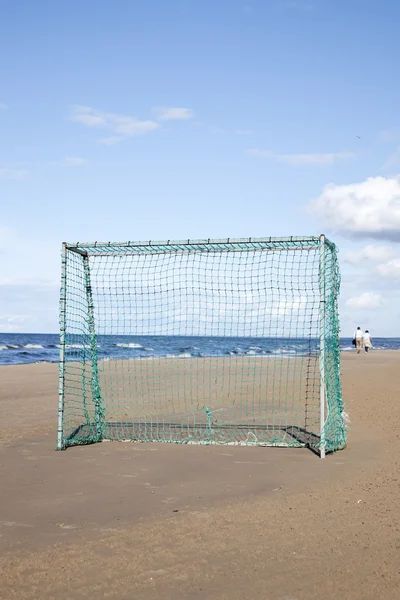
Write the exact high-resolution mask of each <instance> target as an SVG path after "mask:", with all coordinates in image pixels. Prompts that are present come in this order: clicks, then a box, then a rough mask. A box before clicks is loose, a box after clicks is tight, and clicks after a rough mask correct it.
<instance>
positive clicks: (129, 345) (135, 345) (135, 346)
mask: <svg viewBox="0 0 400 600" xmlns="http://www.w3.org/2000/svg"><path fill="white" fill-rule="evenodd" d="M115 345H116V346H117V347H118V348H143V346H142V345H141V344H135V343H134V342H130V343H129V344H123V343H121V344H115ZM149 349H150V348H149Z"/></svg>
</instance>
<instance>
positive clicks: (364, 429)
mask: <svg viewBox="0 0 400 600" xmlns="http://www.w3.org/2000/svg"><path fill="white" fill-rule="evenodd" d="M399 370H400V353H399V352H390V351H387V352H373V353H370V354H369V355H364V354H362V355H359V356H357V355H356V354H353V353H343V354H342V372H343V391H344V398H345V403H346V409H347V411H348V413H349V415H350V418H351V425H350V432H349V443H348V447H347V448H346V449H345V450H343V451H340V452H337V453H335V454H333V455H330V456H328V457H327V458H326V459H325V460H321V459H319V458H318V457H317V456H315V454H313V453H312V452H310V451H309V450H307V449H303V448H290V449H280V448H259V447H234V446H229V447H223V446H187V445H173V444H171V445H170V444H147V443H146V444H132V443H118V442H107V443H102V444H96V445H90V446H82V447H75V448H70V449H68V450H67V451H65V452H56V451H55V444H56V415H57V366H56V365H52V364H37V365H24V366H3V367H0V414H1V423H0V478H1V479H0V480H1V490H0V556H1V558H0V598H1V599H2V600H8V599H24V598H26V599H28V598H29V599H33V598H40V599H43V600H50V599H53V598H57V599H61V600H63V599H70V598H78V599H79V598H116V599H119V600H125V599H126V600H128V599H131V598H132V599H133V598H134V599H135V600H136V599H140V600H141V599H143V600H155V599H163V600H164V599H165V600H168V599H171V600H172V599H174V600H180V599H182V600H184V599H185V600H186V599H189V598H190V599H193V600H197V599H199V600H200V599H201V600H232V599H234V600H235V599H239V598H243V597H246V598H259V599H260V600H261V599H262V600H317V599H318V600H320V599H321V598H324V600H336V599H338V598H340V599H341V600H376V599H384V600H392V599H396V598H399V597H400V567H399V564H400V512H399V509H398V498H399V494H400V474H399V473H400V458H399V456H400V403H399V400H400V376H399Z"/></svg>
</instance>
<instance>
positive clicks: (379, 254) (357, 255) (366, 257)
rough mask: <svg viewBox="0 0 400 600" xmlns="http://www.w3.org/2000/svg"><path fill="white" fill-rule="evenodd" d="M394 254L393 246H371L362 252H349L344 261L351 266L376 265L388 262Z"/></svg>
mask: <svg viewBox="0 0 400 600" xmlns="http://www.w3.org/2000/svg"><path fill="white" fill-rule="evenodd" d="M393 254H394V252H393V248H392V247H391V246H375V245H373V244H370V245H368V246H365V248H362V249H361V250H354V251H353V252H348V253H347V254H346V255H345V257H344V260H345V261H346V262H348V263H350V264H351V265H358V264H360V263H370V262H372V263H374V262H380V261H382V260H387V259H389V258H391V257H392V256H393Z"/></svg>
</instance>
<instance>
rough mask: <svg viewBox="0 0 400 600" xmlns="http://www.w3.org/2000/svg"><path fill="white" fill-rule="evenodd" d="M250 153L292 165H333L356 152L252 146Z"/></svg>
mask: <svg viewBox="0 0 400 600" xmlns="http://www.w3.org/2000/svg"><path fill="white" fill-rule="evenodd" d="M248 153H249V154H252V155H253V156H259V157H261V158H267V159H270V160H275V161H276V162H279V163H283V164H286V165H291V166H292V167H311V166H317V167H325V166H327V165H333V164H334V163H335V162H337V161H339V160H346V159H353V158H355V156H356V155H355V154H353V153H352V152H328V153H321V154H279V153H276V152H271V151H270V150H262V149H260V148H250V149H249V150H248Z"/></svg>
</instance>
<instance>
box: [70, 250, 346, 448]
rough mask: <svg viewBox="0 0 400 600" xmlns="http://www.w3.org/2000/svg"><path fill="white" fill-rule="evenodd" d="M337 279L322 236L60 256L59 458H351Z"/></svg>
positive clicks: (332, 257) (334, 260) (332, 253)
mask: <svg viewBox="0 0 400 600" xmlns="http://www.w3.org/2000/svg"><path fill="white" fill-rule="evenodd" d="M339 282H340V281H339V272H338V264H337V257H336V248H335V246H334V245H333V244H332V243H331V242H328V241H325V242H321V239H320V238H291V239H288V240H283V239H282V240H280V239H275V240H271V239H270V240H258V241H252V240H247V241H246V240H235V241H230V240H225V241H210V240H207V241H199V242H191V241H190V240H188V241H187V242H180V243H179V242H164V243H161V242H160V243H151V242H149V243H147V244H140V243H130V242H127V243H125V244H111V243H107V244H97V243H96V244H74V245H66V246H65V249H64V254H63V279H62V289H61V303H60V304H61V312H60V315H61V318H60V322H61V360H60V413H59V443H58V446H59V448H65V447H67V446H71V445H75V444H85V443H91V442H95V441H101V440H130V441H143V442H144V441H160V442H180V443H220V444H227V443H231V444H249V445H250V444H253V445H254V444H256V445H269V446H305V445H306V446H310V447H312V448H315V449H316V450H318V449H319V448H320V447H321V445H324V447H326V450H328V451H332V450H337V449H339V448H342V447H344V445H345V443H346V429H345V426H344V422H343V417H342V413H343V402H342V393H341V384H340V353H339V335H338V334H339V330H338V310H337V297H338V291H339ZM321 367H323V368H324V369H323V370H322V373H325V381H322V387H323V388H324V390H325V403H324V409H325V419H324V426H323V427H322V429H321V402H320V398H321ZM322 377H323V375H322Z"/></svg>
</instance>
